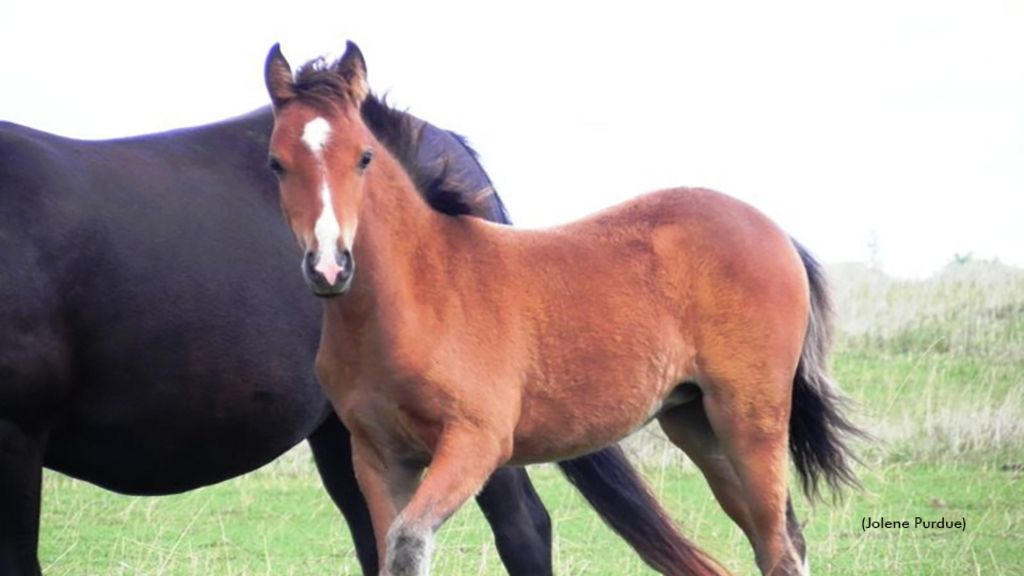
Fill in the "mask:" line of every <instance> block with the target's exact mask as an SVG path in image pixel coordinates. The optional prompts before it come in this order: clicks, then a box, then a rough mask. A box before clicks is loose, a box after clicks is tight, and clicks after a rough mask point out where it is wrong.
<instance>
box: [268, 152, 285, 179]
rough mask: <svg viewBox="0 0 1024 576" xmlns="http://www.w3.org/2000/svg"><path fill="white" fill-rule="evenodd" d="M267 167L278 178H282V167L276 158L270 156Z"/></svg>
mask: <svg viewBox="0 0 1024 576" xmlns="http://www.w3.org/2000/svg"><path fill="white" fill-rule="evenodd" d="M267 166H268V167H269V168H270V171H271V172H273V173H274V174H275V175H277V176H278V177H281V176H284V166H282V165H281V161H280V160H278V159H277V158H274V157H273V156H271V157H270V159H269V160H267Z"/></svg>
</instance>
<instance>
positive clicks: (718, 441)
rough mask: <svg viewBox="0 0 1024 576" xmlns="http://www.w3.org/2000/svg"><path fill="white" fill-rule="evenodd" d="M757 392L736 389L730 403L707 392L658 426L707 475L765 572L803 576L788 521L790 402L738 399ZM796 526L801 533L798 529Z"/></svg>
mask: <svg viewBox="0 0 1024 576" xmlns="http://www.w3.org/2000/svg"><path fill="white" fill-rule="evenodd" d="M755 389H757V388H756V387H754V386H750V385H748V386H746V387H730V388H729V394H730V396H728V401H726V400H724V399H723V398H724V397H725V394H720V395H719V397H718V398H709V395H708V394H705V395H704V396H702V398H701V399H700V400H697V401H694V402H690V403H689V404H684V405H682V406H679V407H676V408H674V409H672V410H669V411H668V412H666V413H664V414H662V415H661V416H659V417H658V420H659V423H660V424H661V426H662V429H663V430H664V431H665V434H666V435H667V436H668V437H669V439H670V440H672V442H673V443H674V444H676V445H677V446H679V447H680V448H682V449H683V450H684V451H685V452H686V454H687V455H688V456H689V457H690V458H691V459H692V460H693V462H694V463H695V464H696V465H697V466H698V467H699V468H700V469H701V472H703V473H704V476H705V478H707V481H708V484H709V485H710V486H711V490H712V492H713V493H714V494H715V497H716V498H717V499H718V502H719V504H721V506H722V509H723V510H725V512H726V513H727V514H728V515H729V517H730V518H732V519H733V521H734V522H736V524H737V525H739V527H740V528H741V529H742V530H743V532H744V533H745V534H746V535H747V538H748V539H749V540H750V542H751V544H752V545H753V547H754V553H755V556H756V559H757V564H758V567H760V569H761V572H762V573H763V574H765V575H769V574H770V575H772V576H783V575H805V574H806V572H805V571H804V568H803V560H804V558H803V554H802V551H800V550H798V549H797V547H796V542H794V539H793V538H792V535H794V533H793V532H792V531H791V529H790V521H789V518H788V515H787V503H788V498H789V494H788V490H787V488H786V471H787V468H786V466H787V449H788V439H789V436H788V424H789V404H788V402H789V397H788V395H787V394H778V396H779V397H777V398H770V397H760V398H758V399H757V401H750V402H748V401H746V400H747V399H742V398H739V397H738V396H741V395H742V394H743V391H744V390H746V391H750V390H755ZM761 390H762V391H763V390H764V388H763V387H762V388H761ZM737 406H743V407H744V408H743V409H742V410H738V409H737ZM792 518H793V521H794V522H795V516H793V517H792ZM793 528H795V529H796V534H799V526H793ZM802 542H803V537H802V536H800V543H801V544H802Z"/></svg>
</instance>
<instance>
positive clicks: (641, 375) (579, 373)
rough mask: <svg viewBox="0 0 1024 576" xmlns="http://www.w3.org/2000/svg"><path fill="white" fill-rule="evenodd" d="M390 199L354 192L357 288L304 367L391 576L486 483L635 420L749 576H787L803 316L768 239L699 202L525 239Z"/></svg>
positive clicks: (662, 199)
mask: <svg viewBox="0 0 1024 576" xmlns="http://www.w3.org/2000/svg"><path fill="white" fill-rule="evenodd" d="M378 168H381V167H380V166H378ZM379 178H380V177H376V176H375V177H373V179H374V180H376V179H379ZM367 186H368V188H369V189H372V188H373V187H374V184H371V180H370V177H369V176H368V183H367ZM410 193H411V194H414V193H412V192H411V190H410ZM398 196H400V195H395V194H389V193H383V192H382V193H378V194H375V193H373V192H372V191H371V192H368V193H367V197H366V199H365V200H364V206H363V208H362V210H361V211H360V225H359V226H360V227H359V233H358V237H357V240H356V242H355V247H354V254H355V260H356V262H357V266H358V268H357V270H358V273H357V274H356V279H357V280H356V281H355V282H354V284H353V287H352V290H351V293H350V294H348V295H346V296H344V297H343V298H339V299H337V300H334V301H331V302H329V303H328V305H327V307H326V315H325V333H324V339H323V341H322V343H321V352H320V360H319V361H318V369H319V371H320V375H321V378H322V380H323V382H324V383H325V385H326V386H327V388H328V390H329V394H330V395H332V400H333V401H334V403H335V406H336V407H337V409H338V411H339V413H340V415H341V417H342V419H343V420H344V421H345V423H346V425H347V426H348V427H349V428H350V429H351V430H352V432H353V437H354V452H355V455H356V467H357V473H358V475H359V477H360V481H361V483H362V485H363V486H364V491H365V492H366V493H367V497H368V500H369V501H370V502H371V507H372V508H371V509H372V510H373V512H374V518H375V523H376V525H377V526H376V528H377V530H378V534H379V536H383V535H384V534H385V533H386V534H387V536H386V539H385V538H381V537H379V539H378V542H381V543H384V542H386V547H387V550H386V554H387V561H386V566H388V568H389V569H390V570H391V571H392V572H393V573H395V574H420V573H425V570H426V567H425V564H426V563H428V562H429V560H428V558H429V550H430V542H431V534H432V533H433V531H434V530H436V529H437V527H438V526H439V525H440V524H441V523H442V522H443V521H444V520H445V519H446V518H447V517H448V516H449V515H450V514H452V513H453V512H454V511H455V510H456V509H457V508H458V506H460V505H461V504H462V503H463V502H464V501H465V500H467V499H468V498H470V497H471V496H472V495H473V494H474V493H475V492H476V491H478V490H479V488H480V487H481V485H482V484H483V483H484V481H485V480H486V478H487V477H488V476H489V475H490V473H491V472H492V471H493V470H494V469H495V468H496V467H498V466H500V465H502V464H506V463H511V464H527V463H533V462H541V461H551V460H557V459H564V458H571V457H575V456H579V455H580V454H584V453H587V452H590V451H594V450H597V449H599V448H601V447H603V446H606V445H608V444H610V443H613V442H615V441H617V440H619V439H621V438H623V437H624V436H626V435H628V434H629V433H630V432H632V431H635V430H636V429H637V428H639V427H641V426H642V425H643V424H645V423H646V422H648V421H649V420H650V419H652V418H655V417H656V418H659V420H660V423H661V424H662V426H663V427H664V428H665V430H666V432H667V434H668V435H669V437H670V438H671V439H672V440H673V442H675V443H676V444H677V445H679V446H680V447H681V448H683V449H684V450H686V451H687V453H688V454H690V455H691V457H693V459H694V461H695V462H696V463H697V464H698V465H699V466H700V467H701V469H702V471H703V472H704V473H705V475H706V476H707V477H708V479H709V481H710V482H711V483H712V485H713V488H714V490H715V493H716V496H717V497H718V499H719V501H720V502H721V503H722V505H723V508H724V509H725V510H726V511H727V512H728V513H729V514H730V516H731V517H732V518H733V519H734V520H735V521H736V522H737V523H738V524H739V525H740V526H741V528H743V530H744V531H745V532H746V534H747V535H748V537H749V538H750V539H751V542H752V544H753V545H754V548H755V552H756V555H757V560H758V564H759V566H760V567H761V569H762V571H763V572H764V573H766V574H767V573H772V574H790V573H792V574H797V573H800V571H801V569H800V567H799V560H800V557H801V554H800V553H799V552H797V551H796V550H795V548H794V545H793V543H792V542H791V541H790V538H789V535H788V534H787V532H786V503H787V493H786V488H785V486H786V483H785V477H786V447H787V438H788V421H789V410H790V401H791V400H790V398H791V389H792V385H793V377H794V373H795V370H796V367H797V363H798V360H799V358H800V353H801V347H802V344H803V339H804V335H805V332H806V329H807V320H808V314H809V303H808V287H807V277H806V273H805V271H804V269H803V266H802V264H801V260H800V258H799V256H798V254H797V252H796V250H795V249H794V247H793V245H792V244H791V241H790V240H789V238H788V237H787V236H786V235H785V234H784V233H782V232H781V231H780V230H779V229H778V228H777V227H776V226H775V225H774V224H773V223H771V222H770V221H769V220H768V219H767V218H765V217H764V216H762V215H761V214H760V213H758V212H757V211H755V210H754V209H752V208H750V207H748V206H746V205H745V204H742V203H740V202H738V201H736V200H733V199H731V198H728V197H726V196H723V195H720V194H717V193H714V192H710V191H704V190H682V189H680V190H670V191H664V192H659V193H655V194H651V195H647V196H644V197H641V198H639V199H637V200H634V201H632V202H630V203H628V204H625V205H622V206H619V207H617V208H613V209H610V210H608V211H605V212H603V213H600V214H598V215H596V216H594V217H591V218H589V219H587V220H583V221H580V222H577V223H574V224H571V225H568V226H564V227H559V228H554V229H550V230H540V231H523V230H512V229H510V228H506V227H501V226H496V225H491V224H489V223H486V222H483V221H478V220H474V219H467V218H450V217H445V216H442V215H440V214H437V213H434V212H431V211H430V209H429V208H427V207H426V206H425V205H423V204H422V203H419V202H417V201H416V199H414V198H410V197H402V198H398ZM438 227H440V229H441V233H440V234H438V233H437V232H438ZM426 232H429V238H428V237H427V236H426V235H425V233H426ZM421 233H424V235H422V236H420V235H419V234H421ZM437 238H443V239H444V241H443V242H438V241H437V240H436V239H437ZM367 358H375V359H377V361H376V362H373V363H368V362H367V361H366V359H367ZM427 465H429V469H428V470H427V472H426V474H425V475H423V476H422V477H421V474H422V471H423V468H424V467H425V466H427ZM715 483H719V484H720V485H719V486H715ZM389 527H390V531H389Z"/></svg>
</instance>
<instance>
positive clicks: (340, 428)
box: [308, 412, 380, 576]
mask: <svg viewBox="0 0 1024 576" xmlns="http://www.w3.org/2000/svg"><path fill="white" fill-rule="evenodd" d="M308 441H309V447H310V448H312V450H313V459H314V460H315V461H316V468H317V470H318V471H319V472H320V479H321V480H322V481H323V484H324V488H326V489H327V493H328V494H330V496H331V499H332V500H334V503H335V504H336V505H337V506H338V508H339V509H340V510H341V513H342V514H343V515H344V516H345V521H346V522H347V523H348V529H349V531H350V532H351V533H352V540H353V542H354V543H355V546H356V557H357V558H359V565H360V566H361V567H362V569H363V574H365V575H366V576H375V575H376V574H377V572H378V570H379V569H380V568H379V563H378V562H377V541H376V539H375V538H374V535H373V524H372V522H371V520H370V510H369V508H367V507H366V500H365V499H364V498H363V493H362V492H360V490H359V485H358V483H357V482H356V474H355V470H354V469H353V467H352V439H351V436H350V435H349V433H348V430H346V429H345V426H344V425H342V423H341V420H339V419H338V417H337V416H335V415H334V413H333V412H332V413H331V415H330V416H328V418H327V420H326V421H324V423H323V424H321V425H320V427H319V428H317V429H316V431H315V432H313V434H312V435H310V437H309V438H308Z"/></svg>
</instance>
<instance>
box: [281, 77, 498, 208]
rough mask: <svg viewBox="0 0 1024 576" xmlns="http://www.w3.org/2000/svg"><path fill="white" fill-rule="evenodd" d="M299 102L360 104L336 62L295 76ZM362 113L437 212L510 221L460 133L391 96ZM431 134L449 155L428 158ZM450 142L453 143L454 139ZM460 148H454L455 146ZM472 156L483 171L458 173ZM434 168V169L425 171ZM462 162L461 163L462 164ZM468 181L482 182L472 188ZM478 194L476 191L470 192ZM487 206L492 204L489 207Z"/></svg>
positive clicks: (372, 98) (328, 106)
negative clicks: (456, 159)
mask: <svg viewBox="0 0 1024 576" xmlns="http://www.w3.org/2000/svg"><path fill="white" fill-rule="evenodd" d="M294 91H295V98H296V99H297V100H299V101H300V102H303V103H304V104H307V105H309V106H312V107H314V108H316V109H317V110H319V111H320V112H323V113H329V112H330V111H331V110H334V109H336V107H337V106H338V105H339V103H341V104H344V105H350V106H351V105H354V103H355V102H356V101H357V99H356V96H355V95H354V94H353V92H352V88H351V86H350V85H349V82H348V79H347V78H345V76H344V75H343V74H341V73H340V72H338V71H337V69H336V63H334V64H328V63H327V61H326V60H325V59H324V58H317V59H315V60H312V61H310V62H307V63H306V64H304V65H303V66H302V67H301V68H299V71H298V73H296V75H295V84H294ZM359 112H360V115H361V116H362V118H363V121H364V122H366V125H367V126H368V127H369V128H370V131H371V132H373V135H374V136H375V137H376V138H377V139H378V140H380V142H381V143H382V144H383V145H384V146H385V147H387V149H388V151H389V152H391V154H392V155H393V156H394V157H395V158H396V159H397V160H398V161H399V163H400V164H401V165H402V167H403V168H404V169H405V171H406V173H407V174H409V176H410V178H412V181H413V183H414V184H415V185H416V188H417V189H418V190H419V192H420V194H421V195H422V196H423V197H424V198H425V199H426V200H427V203H428V204H429V205H430V207H431V208H433V209H434V210H437V211H438V212H441V213H443V214H448V215H450V216H461V215H469V216H484V215H489V216H490V217H491V218H492V219H494V220H496V221H498V222H502V223H505V224H508V223H510V221H509V217H508V212H507V211H506V209H505V205H504V203H503V202H502V201H501V198H500V197H499V196H498V195H497V192H496V191H495V190H494V185H493V184H492V182H491V180H490V178H489V177H488V176H487V173H486V172H484V170H483V168H482V167H480V161H479V157H478V156H477V153H476V151H475V150H473V148H471V147H470V145H469V143H467V142H466V139H465V138H464V137H462V136H460V135H458V134H456V133H454V132H450V131H442V130H441V129H439V128H436V127H434V126H432V125H430V124H428V123H426V122H424V121H422V120H420V119H418V118H416V117H414V116H412V115H410V114H408V113H405V112H403V111H400V110H397V109H395V108H392V107H391V106H390V105H388V103H387V102H386V98H384V97H378V96H377V95H375V94H373V93H370V94H369V95H367V96H366V98H365V99H364V100H363V102H362V105H361V106H360V109H359ZM429 131H437V132H438V133H440V134H442V135H443V136H444V137H445V138H446V141H445V142H444V150H445V153H444V154H443V155H438V156H437V157H436V158H434V159H432V161H430V160H431V159H426V160H428V161H427V162H424V160H425V159H424V158H422V157H421V154H422V153H423V150H422V146H423V139H424V137H425V136H426V135H427V132H429ZM449 140H450V141H449ZM454 145H457V146H458V147H457V148H456V149H455V150H452V148H453V146H454ZM456 153H465V154H468V155H469V157H470V159H471V160H472V163H473V164H474V165H475V166H477V167H480V169H479V170H478V171H477V172H476V173H474V174H469V175H467V174H465V173H462V174H459V173H455V172H453V170H452V163H453V159H452V156H453V154H456ZM425 164H428V165H430V167H431V168H432V169H430V170H428V169H425V168H424V165H425ZM456 164H460V163H456ZM466 178H475V179H478V180H479V182H478V183H477V186H476V187H471V185H470V183H469V182H466V181H465V180H466ZM467 190H473V192H467ZM487 204H491V206H490V209H488V207H487Z"/></svg>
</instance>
